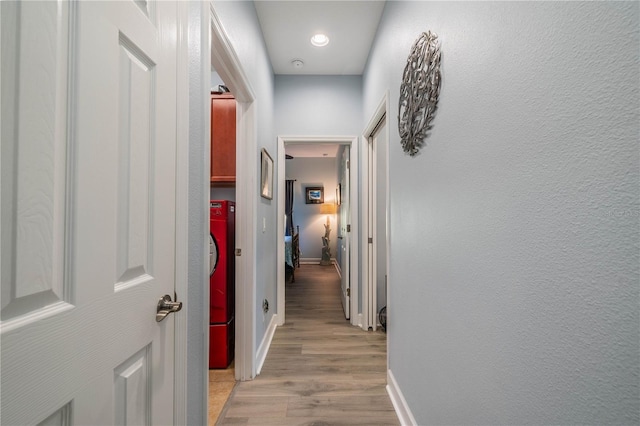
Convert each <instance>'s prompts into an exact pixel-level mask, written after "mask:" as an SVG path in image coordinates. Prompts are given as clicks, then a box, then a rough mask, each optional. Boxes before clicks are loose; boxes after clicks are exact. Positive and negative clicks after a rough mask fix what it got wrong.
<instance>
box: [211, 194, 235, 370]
mask: <svg viewBox="0 0 640 426" xmlns="http://www.w3.org/2000/svg"><path fill="white" fill-rule="evenodd" d="M209 206H210V229H211V233H210V235H209V247H210V250H209V287H210V290H209V291H210V293H209V294H210V296H209V297H210V303H209V368H227V367H228V366H229V364H231V361H233V355H234V349H235V321H234V310H235V301H236V300H235V299H236V298H235V271H236V264H235V253H234V251H235V246H236V238H235V235H236V220H235V219H236V213H235V212H236V204H235V203H234V202H233V201H227V200H211V202H210V205H209Z"/></svg>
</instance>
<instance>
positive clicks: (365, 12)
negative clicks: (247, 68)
mask: <svg viewBox="0 0 640 426" xmlns="http://www.w3.org/2000/svg"><path fill="white" fill-rule="evenodd" d="M384 3H385V2H384V1H368V0H367V1H365V0H358V1H306V0H297V1H271V0H262V1H259V0H258V1H254V4H255V7H256V11H257V13H258V20H259V21H260V26H261V27H262V34H263V36H264V39H265V42H266V45H267V51H268V52H269V57H270V59H271V65H272V66H273V72H274V73H275V74H304V75H327V74H329V75H360V74H362V72H363V70H364V66H365V64H366V61H367V58H368V56H369V50H370V49H371V44H372V42H373V38H374V36H375V34H376V30H377V29H378V23H379V22H380V17H381V15H382V10H383V8H384ZM318 32H322V33H324V34H326V35H327V36H328V37H329V44H328V45H327V46H324V47H315V46H313V45H312V44H311V42H310V39H311V36H313V35H314V34H316V33H318ZM294 59H300V60H302V61H303V62H304V66H303V67H301V68H296V67H294V66H293V65H292V63H291V61H293V60H294Z"/></svg>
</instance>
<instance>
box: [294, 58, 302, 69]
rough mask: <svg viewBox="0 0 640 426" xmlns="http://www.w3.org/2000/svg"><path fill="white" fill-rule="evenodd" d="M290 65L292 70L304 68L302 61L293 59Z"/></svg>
mask: <svg viewBox="0 0 640 426" xmlns="http://www.w3.org/2000/svg"><path fill="white" fill-rule="evenodd" d="M291 65H293V67H294V68H302V67H304V62H302V59H294V60H293V61H291Z"/></svg>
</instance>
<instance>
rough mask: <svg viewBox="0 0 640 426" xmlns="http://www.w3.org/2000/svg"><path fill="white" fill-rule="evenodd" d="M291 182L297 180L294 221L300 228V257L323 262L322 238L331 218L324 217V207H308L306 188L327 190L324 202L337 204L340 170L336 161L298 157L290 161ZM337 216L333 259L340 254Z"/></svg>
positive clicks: (334, 218)
mask: <svg viewBox="0 0 640 426" xmlns="http://www.w3.org/2000/svg"><path fill="white" fill-rule="evenodd" d="M286 177H287V179H296V182H295V183H294V185H293V221H294V223H293V224H294V226H299V227H300V252H301V253H300V258H301V259H302V260H304V259H310V258H311V259H320V258H321V257H322V237H323V236H324V233H325V228H324V225H325V224H326V223H327V222H326V221H327V219H326V218H327V215H324V214H320V208H321V205H320V204H306V201H305V198H306V192H305V188H306V187H308V186H322V187H324V201H325V202H326V203H333V202H334V201H335V193H336V186H338V170H337V168H336V159H335V158H294V159H292V160H287V161H286ZM337 216H338V215H337V214H334V215H331V217H330V221H331V235H330V245H329V247H330V248H331V254H332V256H333V257H335V255H336V251H337V241H338V238H337V237H338V221H337Z"/></svg>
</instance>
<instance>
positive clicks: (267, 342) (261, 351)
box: [256, 314, 278, 375]
mask: <svg viewBox="0 0 640 426" xmlns="http://www.w3.org/2000/svg"><path fill="white" fill-rule="evenodd" d="M277 317H278V314H274V315H273V316H272V317H271V322H269V327H267V331H266V332H265V333H264V337H263V338H262V343H260V347H259V348H258V352H257V353H256V375H258V374H260V371H261V370H262V366H263V365H264V360H265V359H267V354H268V353H269V347H270V346H271V340H273V334H274V333H275V332H276V328H277V327H278V319H277Z"/></svg>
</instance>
